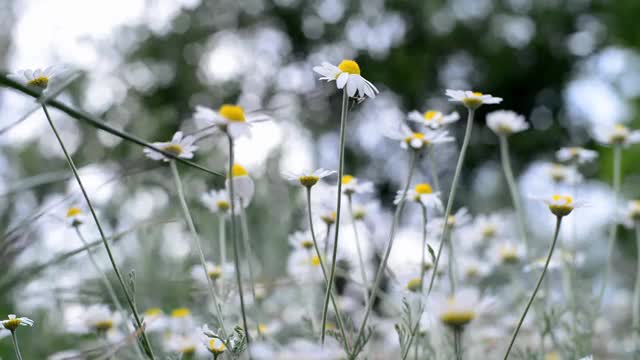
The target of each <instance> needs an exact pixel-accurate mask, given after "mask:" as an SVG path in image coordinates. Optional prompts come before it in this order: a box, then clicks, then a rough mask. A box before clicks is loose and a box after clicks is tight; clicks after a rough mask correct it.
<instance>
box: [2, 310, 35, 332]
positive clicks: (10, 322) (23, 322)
mask: <svg viewBox="0 0 640 360" xmlns="http://www.w3.org/2000/svg"><path fill="white" fill-rule="evenodd" d="M33 324H34V322H33V320H31V319H29V318H28V317H17V316H16V315H14V314H10V315H9V316H8V319H7V320H1V321H0V325H1V326H2V328H4V329H7V330H9V331H12V332H13V331H16V329H17V328H18V327H19V326H33Z"/></svg>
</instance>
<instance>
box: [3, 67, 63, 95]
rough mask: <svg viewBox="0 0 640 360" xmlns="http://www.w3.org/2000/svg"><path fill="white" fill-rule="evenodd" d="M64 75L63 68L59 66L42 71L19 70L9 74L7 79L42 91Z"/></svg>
mask: <svg viewBox="0 0 640 360" xmlns="http://www.w3.org/2000/svg"><path fill="white" fill-rule="evenodd" d="M63 73H64V68H63V67H61V66H49V67H47V68H45V69H44V70H42V69H35V70H30V69H26V70H19V71H16V72H15V73H13V74H9V75H8V76H7V77H8V78H9V79H11V80H13V81H17V82H19V83H21V84H24V85H27V86H32V87H36V88H40V89H42V90H45V89H47V87H49V85H50V84H51V83H52V82H54V81H56V79H57V78H59V77H60V76H61V75H62V74H63Z"/></svg>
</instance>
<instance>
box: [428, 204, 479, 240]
mask: <svg viewBox="0 0 640 360" xmlns="http://www.w3.org/2000/svg"><path fill="white" fill-rule="evenodd" d="M471 220H472V218H471V215H470V214H469V210H467V208H464V207H463V208H460V209H458V211H456V213H455V214H453V215H449V218H448V219H447V226H448V227H451V228H453V229H460V228H462V227H464V226H465V225H467V224H469V223H470V222H471ZM444 221H445V219H444V218H442V217H440V218H436V219H433V220H432V221H429V224H428V225H427V227H428V228H429V231H430V232H433V233H436V234H437V233H441V232H442V229H443V227H444Z"/></svg>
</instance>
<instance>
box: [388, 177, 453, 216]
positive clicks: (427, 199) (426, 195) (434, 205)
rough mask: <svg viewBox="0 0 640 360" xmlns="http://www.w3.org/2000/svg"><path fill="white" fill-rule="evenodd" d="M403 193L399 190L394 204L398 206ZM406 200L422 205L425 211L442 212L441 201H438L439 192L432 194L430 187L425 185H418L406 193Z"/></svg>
mask: <svg viewBox="0 0 640 360" xmlns="http://www.w3.org/2000/svg"><path fill="white" fill-rule="evenodd" d="M402 194H403V191H402V190H400V191H398V192H397V194H396V198H395V200H394V201H393V203H394V204H396V205H397V204H399V203H400V200H402ZM406 198H407V199H409V200H412V201H415V202H417V203H419V204H422V205H424V206H425V207H426V208H427V209H430V210H437V211H442V201H441V200H440V192H435V193H434V192H433V189H432V188H431V185H429V184H427V183H420V184H417V185H416V186H414V187H413V188H412V189H409V190H408V191H407V197H406Z"/></svg>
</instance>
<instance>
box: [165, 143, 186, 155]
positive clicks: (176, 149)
mask: <svg viewBox="0 0 640 360" xmlns="http://www.w3.org/2000/svg"><path fill="white" fill-rule="evenodd" d="M161 149H162V150H164V151H166V152H168V153H170V154H173V155H176V156H178V155H180V154H182V152H183V151H184V149H183V148H182V146H180V144H169V145H165V146H163V147H162V148H161Z"/></svg>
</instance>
